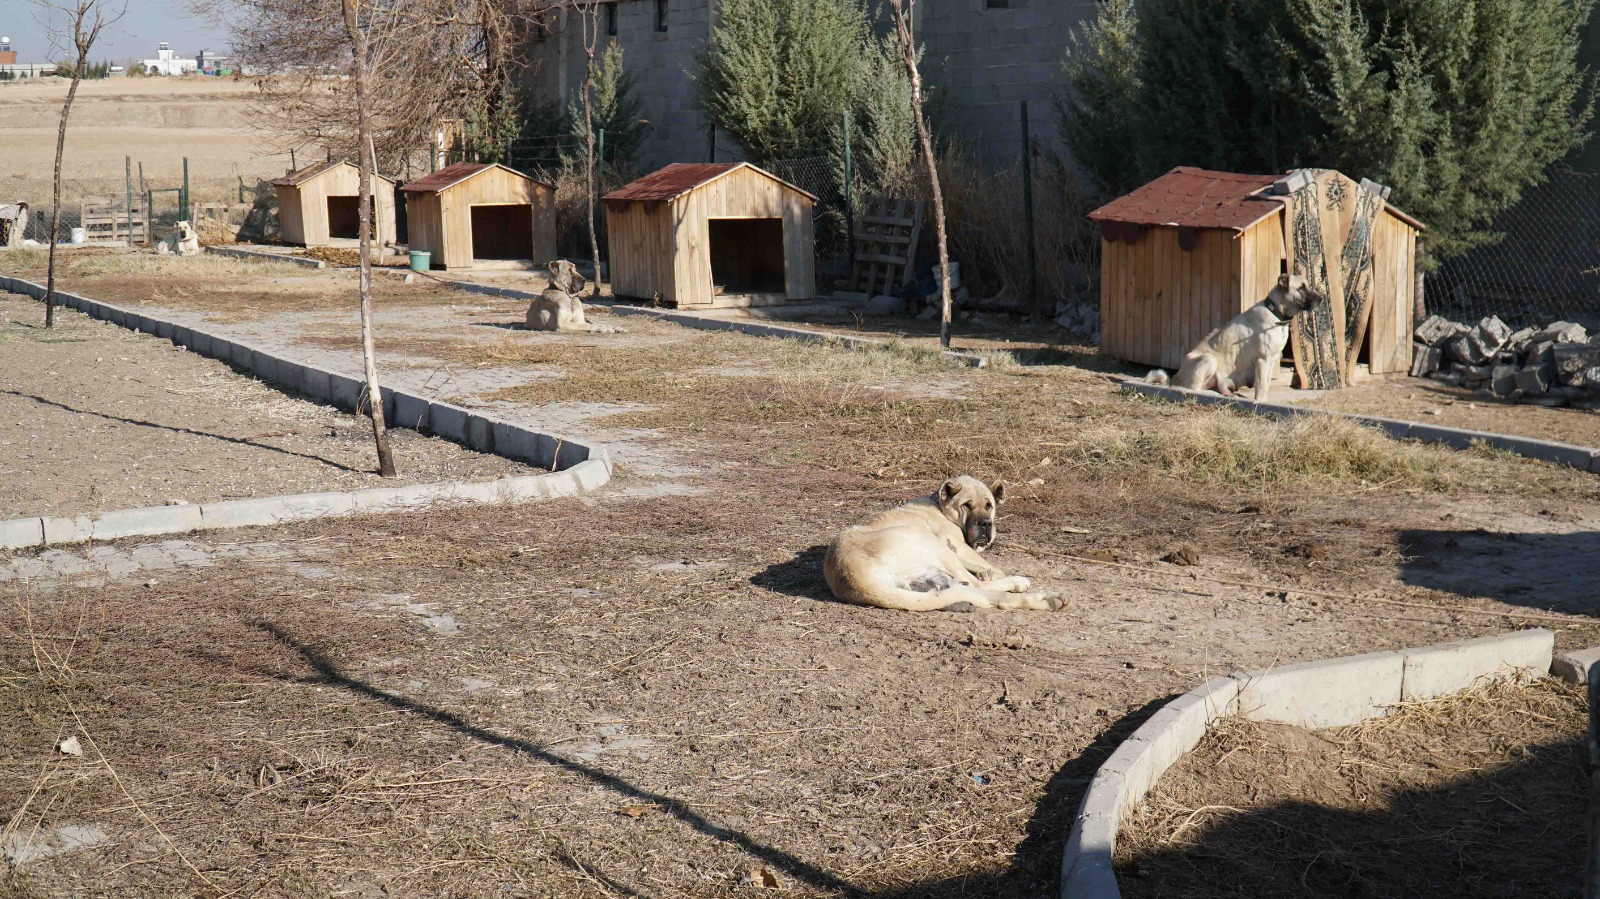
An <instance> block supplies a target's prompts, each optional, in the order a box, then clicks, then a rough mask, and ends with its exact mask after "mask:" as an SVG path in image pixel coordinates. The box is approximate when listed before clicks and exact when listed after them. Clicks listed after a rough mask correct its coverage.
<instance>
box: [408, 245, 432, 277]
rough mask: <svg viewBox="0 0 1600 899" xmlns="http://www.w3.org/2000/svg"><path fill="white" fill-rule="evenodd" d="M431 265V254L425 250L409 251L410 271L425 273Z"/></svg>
mask: <svg viewBox="0 0 1600 899" xmlns="http://www.w3.org/2000/svg"><path fill="white" fill-rule="evenodd" d="M432 264H433V254H432V253H430V252H428V251H427V250H412V251H411V270H412V271H414V272H425V271H427V270H428V268H429V267H430V266H431V265H432Z"/></svg>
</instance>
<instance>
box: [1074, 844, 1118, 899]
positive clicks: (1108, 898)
mask: <svg viewBox="0 0 1600 899" xmlns="http://www.w3.org/2000/svg"><path fill="white" fill-rule="evenodd" d="M1061 899H1122V888H1121V887H1119V886H1118V885H1117V872H1116V869H1115V868H1113V867H1112V866H1111V860H1110V859H1109V858H1101V857H1100V856H1098V855H1096V856H1088V857H1084V858H1080V859H1079V860H1078V863H1077V864H1076V865H1074V866H1073V868H1072V870H1071V871H1069V872H1068V873H1067V875H1066V877H1065V878H1064V879H1063V880H1062V883H1061Z"/></svg>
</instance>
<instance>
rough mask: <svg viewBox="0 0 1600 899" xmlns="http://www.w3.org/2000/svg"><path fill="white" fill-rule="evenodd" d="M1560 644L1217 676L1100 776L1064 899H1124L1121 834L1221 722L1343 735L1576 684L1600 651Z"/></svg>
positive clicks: (1518, 640) (1507, 639)
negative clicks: (1508, 684) (1506, 693)
mask: <svg viewBox="0 0 1600 899" xmlns="http://www.w3.org/2000/svg"><path fill="white" fill-rule="evenodd" d="M1554 645H1555V635H1554V634H1552V633H1551V632H1550V631H1548V630H1545V629H1543V628H1533V629H1530V630H1524V631H1516V632H1514V633H1510V634H1502V635H1499V636H1493V637H1482V638H1479V639H1475V640H1459V641H1456V642H1453V643H1441V644H1438V645H1436V646H1424V647H1418V648H1414V649H1402V650H1398V651H1395V652H1375V653H1367V654H1365V655H1356V656H1346V657H1344V658H1337V659H1324V660H1319V661H1313V662H1303V663H1299V664H1294V665H1283V666H1278V667H1275V668H1270V669H1266V670H1262V671H1252V672H1240V673H1237V674H1231V675H1228V676H1227V677H1217V678H1212V679H1211V680H1209V681H1207V682H1206V683H1205V684H1203V685H1201V686H1200V687H1198V688H1196V689H1194V690H1192V691H1190V692H1188V693H1185V694H1184V695H1182V696H1180V697H1178V698H1177V699H1174V700H1173V701H1172V702H1169V703H1167V704H1166V705H1165V706H1163V707H1162V708H1161V709H1160V710H1159V711H1157V712H1156V713H1155V714H1154V715H1152V716H1150V718H1149V719H1148V720H1146V721H1145V722H1144V723H1143V724H1142V725H1140V727H1139V729H1138V730H1136V731H1134V732H1133V735H1132V736H1131V737H1129V738H1128V739H1127V740H1125V741H1123V743H1122V745H1121V746H1119V747H1117V749H1116V751H1115V752H1113V753H1112V754H1111V757H1110V758H1108V759H1107V760H1106V761H1105V763H1104V764H1103V765H1101V766H1100V770H1099V771H1097V772H1095V776H1094V778H1093V779H1091V780H1090V782H1089V789H1088V790H1087V791H1086V792H1085V793H1084V797H1083V801H1082V802H1081V803H1080V804H1079V806H1078V812H1077V815H1076V816H1075V817H1074V819H1073V824H1072V830H1071V832H1070V833H1069V834H1068V836H1067V843H1066V847H1065V849H1064V850H1063V851H1062V857H1061V896H1062V897H1063V899H1119V897H1120V896H1121V895H1122V892H1121V889H1120V888H1119V887H1118V885H1117V878H1116V872H1115V871H1114V870H1113V868H1112V862H1113V860H1114V858H1115V855H1116V848H1117V830H1118V827H1119V826H1120V824H1121V822H1122V820H1123V819H1124V818H1125V817H1126V816H1127V814H1128V813H1129V812H1130V811H1131V810H1132V809H1133V807H1134V806H1136V805H1137V804H1138V803H1139V802H1141V801H1143V799H1144V797H1145V795H1146V794H1147V793H1148V792H1149V791H1150V788H1151V787H1153V786H1154V785H1155V784H1156V781H1157V780H1159V779H1160V777H1161V775H1162V774H1164V773H1165V772H1166V771H1167V769H1168V768H1170V767H1171V766H1172V765H1173V764H1174V763H1175V762H1177V761H1178V760H1179V759H1180V758H1182V757H1183V756H1184V755H1185V754H1186V753H1188V752H1189V751H1190V750H1192V749H1193V748H1194V747H1195V746H1196V745H1198V744H1199V742H1200V740H1201V739H1202V738H1203V737H1204V736H1205V734H1206V731H1207V730H1208V729H1209V728H1210V726H1211V725H1212V724H1213V723H1214V722H1216V721H1217V720H1219V719H1221V718H1226V717H1229V716H1232V715H1239V716H1241V717H1244V718H1248V719H1251V720H1256V721H1274V722H1280V723H1285V724H1292V725H1296V726H1299V727H1306V728H1323V727H1341V726H1345V725H1349V724H1355V723H1358V722H1361V721H1365V720H1367V719H1370V718H1376V717H1380V716H1382V715H1386V714H1388V712H1389V710H1390V709H1391V708H1392V707H1393V706H1395V705H1397V704H1399V703H1400V702H1402V701H1406V702H1414V701H1420V700H1423V699H1432V698H1436V697H1439V696H1445V695H1448V694H1450V693H1454V692H1457V691H1459V690H1464V689H1467V688H1469V687H1472V686H1473V685H1475V684H1478V683H1482V682H1484V681H1488V680H1497V679H1504V678H1509V677H1513V676H1517V675H1519V674H1528V673H1532V674H1544V673H1547V672H1549V673H1554V674H1557V675H1558V676H1562V677H1563V678H1564V679H1569V680H1570V679H1572V678H1573V677H1574V676H1576V675H1574V674H1573V672H1572V671H1570V670H1568V669H1576V667H1577V666H1579V665H1587V664H1591V663H1593V661H1595V660H1596V659H1600V650H1594V651H1580V652H1578V653H1570V654H1568V655H1567V656H1564V657H1563V659H1564V660H1565V667H1563V665H1562V663H1561V662H1560V661H1558V660H1556V659H1554V658H1553V657H1552V651H1553V648H1554Z"/></svg>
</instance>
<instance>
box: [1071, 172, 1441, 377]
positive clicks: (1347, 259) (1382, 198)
mask: <svg viewBox="0 0 1600 899" xmlns="http://www.w3.org/2000/svg"><path fill="white" fill-rule="evenodd" d="M1387 195H1388V189H1387V188H1384V187H1382V186H1381V185H1377V184H1374V183H1372V182H1370V181H1362V182H1360V183H1357V182H1355V181H1352V180H1351V179H1349V178H1347V177H1345V176H1344V175H1341V174H1340V173H1338V172H1335V171H1332V170H1328V169H1301V170H1297V171H1294V172H1291V173H1290V174H1289V175H1287V176H1281V175H1241V174H1235V173H1232V172H1212V171H1206V170H1204V169H1195V168H1176V169H1173V170H1172V171H1170V172H1168V173H1166V174H1165V175H1162V176H1161V177H1159V178H1157V179H1155V180H1154V181H1151V182H1150V183H1148V184H1146V185H1144V186H1143V187H1141V188H1139V189H1137V190H1135V191H1133V192H1132V193H1129V194H1127V195H1126V196H1123V197H1120V198H1118V199H1116V200H1113V201H1112V202H1110V203H1108V204H1106V205H1105V206H1102V207H1100V208H1099V209H1097V210H1095V211H1094V212H1092V213H1090V214H1089V218H1090V219H1092V220H1094V221H1097V222H1099V223H1100V235H1101V241H1100V343H1101V346H1102V347H1103V348H1104V349H1105V351H1106V352H1107V353H1109V354H1111V355H1113V356H1116V357H1118V358H1121V359H1125V360H1128V361H1130V362H1136V363H1139V364H1141V365H1151V366H1160V367H1162V368H1177V367H1178V366H1179V364H1180V363H1181V362H1182V360H1183V357H1184V355H1185V354H1186V353H1188V352H1189V350H1191V349H1193V348H1194V346H1195V344H1197V343H1199V342H1200V340H1201V339H1202V338H1204V337H1205V335H1207V334H1208V333H1210V332H1211V331H1212V330H1213V329H1215V328H1218V327H1220V326H1221V325H1223V324H1225V323H1227V321H1228V320H1229V319H1231V318H1233V317H1234V316H1235V315H1238V314H1239V313H1240V312H1242V311H1244V310H1245V309H1248V308H1249V307H1251V306H1253V305H1255V304H1256V303H1259V302H1261V301H1262V300H1263V299H1265V298H1266V296H1267V294H1268V293H1270V292H1271V291H1272V289H1273V287H1274V286H1276V284H1277V281H1278V276H1279V275H1280V274H1282V273H1284V272H1289V273H1292V274H1296V275H1301V276H1302V277H1305V278H1306V279H1307V280H1308V281H1309V282H1310V283H1311V284H1312V286H1314V287H1317V288H1318V289H1319V290H1321V291H1322V292H1324V293H1325V294H1326V295H1327V296H1328V297H1329V300H1330V302H1329V303H1328V304H1326V305H1325V306H1323V307H1321V308H1320V309H1319V310H1318V311H1317V312H1316V313H1315V314H1313V313H1311V312H1307V313H1305V314H1302V315H1301V316H1299V317H1298V318H1297V319H1296V320H1295V323H1294V325H1293V326H1292V327H1293V330H1292V331H1291V340H1290V348H1291V352H1292V353H1293V356H1294V365H1295V371H1296V374H1297V375H1298V377H1299V382H1300V384H1301V386H1308V387H1317V388H1330V387H1338V386H1341V385H1343V384H1348V383H1351V382H1352V381H1353V380H1355V379H1358V378H1360V377H1364V376H1367V375H1372V376H1387V375H1397V374H1399V375H1403V374H1405V373H1407V372H1408V371H1409V370H1410V368H1411V352H1412V350H1411V328H1412V316H1413V306H1414V297H1415V290H1416V277H1415V275H1416V251H1417V236H1418V234H1419V233H1420V232H1421V231H1422V230H1423V228H1422V225H1421V223H1419V222H1418V221H1417V220H1416V219H1413V218H1411V217H1410V216H1408V215H1406V214H1405V213H1403V212H1401V211H1400V210H1398V209H1396V208H1394V207H1393V206H1391V205H1389V203H1388V201H1387V199H1386V198H1387Z"/></svg>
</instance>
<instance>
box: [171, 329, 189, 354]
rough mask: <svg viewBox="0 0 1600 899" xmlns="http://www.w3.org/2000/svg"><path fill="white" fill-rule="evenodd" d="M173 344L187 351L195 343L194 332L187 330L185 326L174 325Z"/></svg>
mask: <svg viewBox="0 0 1600 899" xmlns="http://www.w3.org/2000/svg"><path fill="white" fill-rule="evenodd" d="M172 342H173V344H175V345H177V346H181V347H183V348H184V349H186V350H187V349H189V348H190V346H191V345H192V344H193V343H194V332H193V331H191V330H189V329H188V328H185V327H184V326H183V325H173V326H172Z"/></svg>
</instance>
